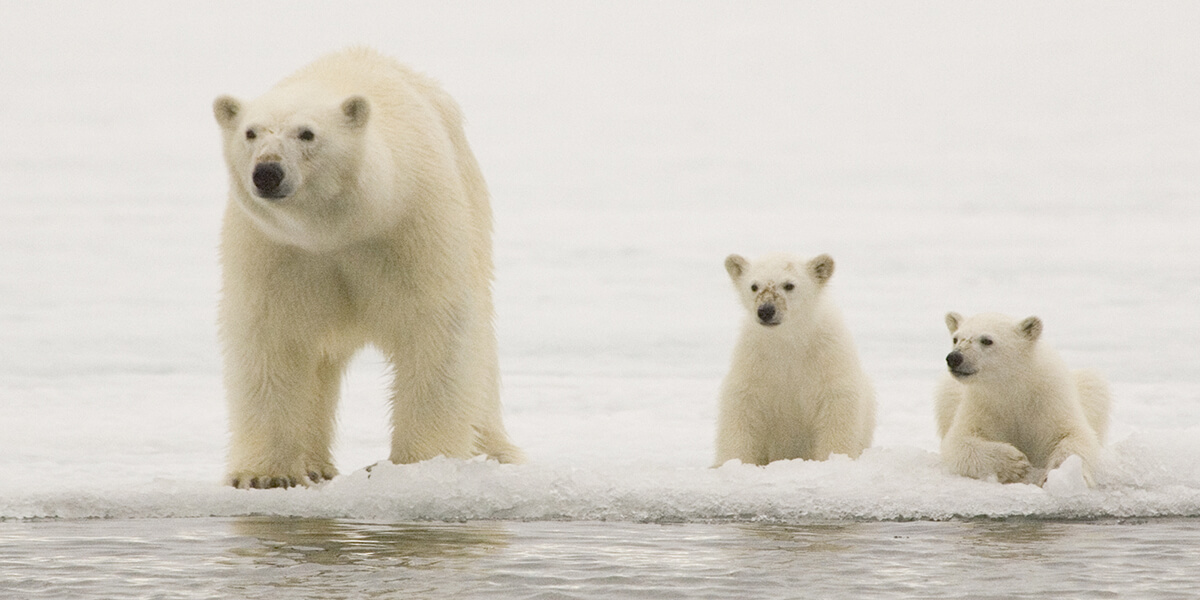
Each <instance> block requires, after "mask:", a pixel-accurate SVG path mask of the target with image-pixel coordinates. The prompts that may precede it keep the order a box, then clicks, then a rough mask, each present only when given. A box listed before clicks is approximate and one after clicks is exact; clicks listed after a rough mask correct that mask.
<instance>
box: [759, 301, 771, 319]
mask: <svg viewBox="0 0 1200 600" xmlns="http://www.w3.org/2000/svg"><path fill="white" fill-rule="evenodd" d="M774 319H775V305H774V304H763V305H762V306H759V307H758V320H759V321H762V322H763V323H770V322H771V321H773V320H774Z"/></svg>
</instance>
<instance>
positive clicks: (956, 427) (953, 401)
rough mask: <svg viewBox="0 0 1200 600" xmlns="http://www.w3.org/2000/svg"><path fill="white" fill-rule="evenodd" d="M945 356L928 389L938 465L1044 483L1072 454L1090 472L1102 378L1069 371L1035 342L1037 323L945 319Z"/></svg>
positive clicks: (991, 317) (1105, 407) (1105, 400)
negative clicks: (942, 372) (949, 342)
mask: <svg viewBox="0 0 1200 600" xmlns="http://www.w3.org/2000/svg"><path fill="white" fill-rule="evenodd" d="M946 326H947V327H948V328H949V329H950V333H951V334H952V335H953V341H954V350H953V351H952V352H951V353H950V354H949V355H947V356H946V365H947V366H948V367H949V371H950V372H949V375H947V376H946V378H945V379H944V381H943V382H942V384H941V386H940V388H939V389H938V392H937V398H936V412H937V429H938V436H939V437H941V438H942V462H943V464H944V465H945V466H946V468H947V469H949V470H950V471H952V472H954V473H957V474H959V475H965V476H968V477H974V478H977V479H988V478H991V477H995V478H996V479H997V480H999V481H1000V482H1002V483H1012V482H1021V481H1025V482H1036V483H1039V484H1041V483H1044V482H1045V479H1046V473H1047V472H1048V471H1050V470H1053V469H1055V468H1057V467H1058V466H1059V465H1061V464H1062V462H1063V461H1064V460H1066V459H1067V458H1068V457H1070V456H1071V455H1078V456H1079V457H1080V458H1081V459H1082V460H1083V477H1084V480H1085V481H1087V483H1088V485H1089V486H1092V485H1094V479H1093V476H1092V469H1093V468H1094V467H1095V464H1096V460H1097V458H1098V455H1099V453H1100V446H1101V444H1102V443H1103V441H1104V434H1105V431H1106V430H1107V428H1108V413H1109V406H1110V404H1111V399H1110V396H1109V392H1108V385H1107V384H1106V383H1105V381H1104V379H1103V378H1102V377H1101V376H1100V375H1099V374H1097V373H1094V372H1092V371H1086V370H1081V371H1071V370H1069V369H1068V368H1067V366H1066V364H1064V363H1063V361H1062V359H1061V358H1059V356H1058V353H1057V352H1055V351H1054V349H1053V348H1051V347H1050V346H1049V345H1048V344H1046V343H1045V342H1043V341H1041V340H1040V338H1041V334H1042V321H1041V320H1040V319H1038V318H1037V317H1029V318H1027V319H1025V320H1023V321H1017V320H1015V319H1012V318H1010V317H1007V316H1004V315H1000V314H995V313H987V314H980V315H976V316H973V317H970V318H963V316H962V315H960V314H958V313H954V312H952V313H949V314H947V315H946Z"/></svg>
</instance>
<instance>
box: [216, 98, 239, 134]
mask: <svg viewBox="0 0 1200 600" xmlns="http://www.w3.org/2000/svg"><path fill="white" fill-rule="evenodd" d="M240 112H242V103H241V102H238V100H237V98H234V97H233V96H217V99H216V100H213V116H215V117H217V123H218V124H219V125H220V126H221V127H224V128H225V129H229V128H230V127H233V124H234V121H235V120H237V116H238V113H240Z"/></svg>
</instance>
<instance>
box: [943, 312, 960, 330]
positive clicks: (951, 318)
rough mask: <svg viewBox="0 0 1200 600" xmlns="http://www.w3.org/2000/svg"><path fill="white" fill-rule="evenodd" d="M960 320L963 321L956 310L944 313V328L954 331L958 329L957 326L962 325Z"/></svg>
mask: <svg viewBox="0 0 1200 600" xmlns="http://www.w3.org/2000/svg"><path fill="white" fill-rule="evenodd" d="M962 322H963V316H962V315H960V314H958V313H956V312H948V313H946V329H949V330H950V333H954V332H955V331H958V326H959V325H962Z"/></svg>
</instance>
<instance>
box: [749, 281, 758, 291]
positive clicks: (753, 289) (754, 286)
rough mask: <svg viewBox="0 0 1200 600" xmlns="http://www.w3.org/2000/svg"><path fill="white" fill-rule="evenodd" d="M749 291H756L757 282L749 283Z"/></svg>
mask: <svg viewBox="0 0 1200 600" xmlns="http://www.w3.org/2000/svg"><path fill="white" fill-rule="evenodd" d="M750 291H752V292H757V291H758V284H757V283H754V284H751V285H750Z"/></svg>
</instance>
